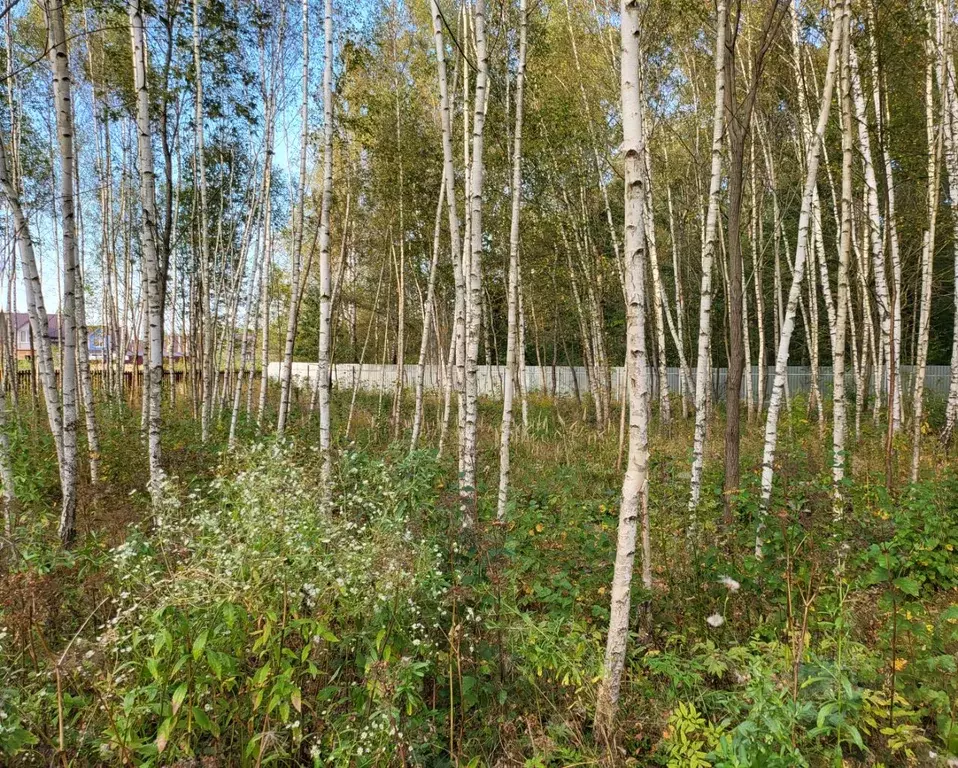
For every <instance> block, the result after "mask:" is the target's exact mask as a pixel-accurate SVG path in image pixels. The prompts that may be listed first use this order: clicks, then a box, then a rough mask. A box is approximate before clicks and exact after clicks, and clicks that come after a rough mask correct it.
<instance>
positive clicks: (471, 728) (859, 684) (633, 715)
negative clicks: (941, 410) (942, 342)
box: [0, 393, 958, 767]
mask: <svg viewBox="0 0 958 768" xmlns="http://www.w3.org/2000/svg"><path fill="white" fill-rule="evenodd" d="M303 398H304V399H302V400H301V401H300V402H299V403H298V404H297V406H296V408H295V409H294V413H293V415H292V419H291V424H292V427H291V431H290V439H289V441H288V442H287V443H286V444H284V445H282V446H280V445H276V444H275V441H274V440H273V438H272V437H270V436H269V435H264V436H260V435H258V433H257V429H256V426H255V423H253V421H252V420H244V421H243V423H242V424H241V444H242V447H241V449H240V450H238V451H237V452H236V453H234V454H233V455H227V454H226V453H225V438H226V431H227V429H228V424H227V420H226V419H225V418H224V419H223V420H222V421H221V422H220V423H219V424H218V426H217V428H216V430H214V437H213V439H212V440H211V442H210V444H208V445H206V446H203V445H201V444H200V443H199V440H198V429H197V426H196V422H195V421H194V420H193V419H192V416H191V414H190V413H189V403H188V401H187V400H186V397H185V396H181V397H180V398H179V399H178V404H177V407H176V408H168V410H167V412H166V413H165V419H164V429H165V431H164V451H165V459H164V461H165V466H166V469H167V472H168V475H169V478H170V479H169V483H168V486H167V487H166V488H165V490H164V497H163V498H164V504H163V507H162V509H161V510H158V511H157V512H156V514H153V512H152V511H151V510H150V508H149V504H148V499H147V496H146V494H145V489H144V487H143V484H144V482H145V477H146V461H145V450H144V449H143V447H142V445H141V443H140V438H139V412H138V410H137V408H136V407H135V404H134V406H133V407H132V408H130V407H129V406H127V405H119V406H117V405H106V404H104V405H102V406H101V409H100V413H99V414H98V415H99V417H100V420H99V421H100V425H101V429H102V431H103V435H102V442H103V473H104V481H103V483H102V484H101V485H100V486H98V487H97V488H90V487H89V486H87V485H85V486H84V487H83V488H82V492H81V504H80V507H81V508H80V512H79V524H80V528H81V535H80V537H79V538H78V541H77V544H76V545H75V547H74V548H73V549H72V550H70V551H68V552H64V551H62V550H60V548H59V547H58V546H57V544H56V518H57V508H56V506H57V490H56V472H55V464H54V458H53V454H52V443H51V441H50V439H49V438H48V437H47V436H46V435H45V433H44V427H43V419H42V418H41V416H40V415H38V414H34V413H31V412H29V411H24V412H23V413H22V414H21V423H20V424H19V425H17V427H16V429H15V434H14V436H13V439H14V446H15V451H14V455H15V457H16V476H17V491H18V495H19V496H20V498H21V500H22V501H21V505H20V508H19V509H18V511H17V524H16V526H15V540H16V544H17V553H16V555H15V556H13V555H11V556H10V557H9V559H8V561H7V564H6V571H5V573H4V574H3V575H2V577H0V623H2V626H3V627H4V629H3V630H2V635H0V711H2V712H3V713H4V714H5V715H6V717H3V718H0V755H2V758H0V762H2V763H3V764H5V765H6V764H9V765H34V764H50V763H58V762H60V763H63V764H67V765H101V764H102V765H122V764H131V765H187V764H191V763H188V762H186V761H189V760H194V759H195V760H205V761H206V762H203V763H197V764H203V765H265V764H277V765H302V764H306V765H310V764H314V763H315V764H316V765H343V766H346V765H362V766H367V765H368V766H380V765H397V766H398V765H423V766H444V765H461V766H470V765H471V766H478V765H489V766H493V765H507V766H511V765H529V766H566V765H568V766H572V765H636V766H653V765H671V766H693V767H694V766H798V765H809V766H831V765H861V766H866V765H873V766H877V765H880V764H881V765H886V766H895V765H912V764H916V765H944V764H945V761H946V760H947V759H948V757H949V756H950V755H954V754H955V753H958V726H956V725H955V723H956V721H958V712H956V709H955V708H956V703H955V702H956V701H958V669H956V658H958V657H956V653H958V606H956V605H954V603H956V602H958V594H956V586H958V570H956V568H958V566H956V563H958V557H955V556H954V551H955V549H956V548H958V515H956V514H955V511H956V506H958V480H956V478H955V476H954V474H953V472H952V461H951V459H950V458H949V457H947V456H946V455H945V454H944V453H943V451H942V450H941V449H940V448H938V447H937V446H935V445H933V442H934V441H933V438H931V437H929V438H928V439H927V441H926V445H925V447H924V452H925V454H926V464H925V466H923V473H922V476H923V478H925V479H924V480H923V482H922V483H921V484H919V485H917V486H915V487H906V486H905V485H904V484H903V482H902V479H901V478H898V479H897V482H896V484H895V487H896V488H897V489H898V490H897V493H896V494H895V495H894V496H891V495H889V494H888V493H887V492H886V490H885V478H884V476H883V472H884V466H885V462H884V451H883V442H882V434H883V433H882V431H881V429H880V428H876V427H874V426H873V425H872V423H871V421H870V419H868V420H866V422H867V423H865V424H864V425H863V426H864V433H863V434H862V436H861V438H860V439H859V440H857V441H855V440H850V465H851V468H852V471H851V475H852V476H851V478H850V479H849V481H848V483H847V486H846V488H845V489H844V491H845V495H846V498H847V505H846V509H845V513H844V514H843V515H842V516H840V517H839V518H836V516H835V515H834V513H833V510H832V503H831V497H830V489H831V485H830V470H829V466H830V465H829V462H830V452H829V446H830V425H824V427H825V428H824V437H823V436H822V431H821V429H820V426H819V424H818V423H817V422H816V421H815V419H814V417H812V418H809V417H808V415H807V414H808V411H807V407H806V406H805V404H804V403H802V402H800V401H796V402H795V403H793V407H792V410H791V413H790V414H783V419H782V422H783V423H782V426H781V430H780V435H781V445H780V450H779V456H778V466H777V468H776V488H775V494H774V500H773V505H772V509H771V514H770V518H769V525H768V539H769V541H768V544H767V547H766V554H765V557H764V558H763V559H762V560H756V559H755V557H754V556H753V554H752V549H753V546H752V544H753V542H754V531H755V519H754V516H755V514H756V512H757V498H758V479H759V478H758V471H759V465H760V458H761V448H762V444H761V432H762V424H760V423H758V422H756V423H751V424H747V425H745V430H744V436H743V446H742V466H743V484H744V489H743V491H742V493H741V496H740V498H739V499H738V500H737V504H736V506H737V509H738V515H737V517H736V519H735V520H734V523H733V525H732V526H731V527H729V528H725V527H724V526H723V525H722V522H721V517H722V515H721V482H722V478H721V475H720V471H721V457H720V450H721V442H722V441H721V436H722V428H723V424H722V422H721V415H720V414H719V416H718V417H717V418H716V420H715V421H714V422H713V423H712V424H710V442H709V454H708V456H707V463H706V476H705V482H704V491H703V501H702V503H701V505H700V508H699V509H698V510H697V512H696V514H695V515H694V517H690V515H689V512H688V510H687V493H688V466H689V460H690V445H691V434H690V431H691V425H690V424H689V423H686V422H682V421H681V420H680V419H679V420H677V421H676V423H674V424H673V425H671V427H669V428H668V429H666V428H664V427H663V426H662V425H659V424H657V423H655V424H653V429H652V463H651V478H650V500H649V510H650V515H651V521H652V552H653V562H652V569H653V574H654V587H653V590H652V591H651V593H648V594H645V593H643V591H642V590H641V588H640V585H639V584H638V580H637V582H636V585H634V588H633V598H632V603H633V606H634V607H636V619H635V623H634V627H635V634H634V636H633V639H632V642H631V644H630V649H629V656H628V659H627V671H626V677H625V680H624V683H623V689H622V701H621V704H620V717H619V726H620V728H619V731H618V734H617V737H616V740H615V743H614V744H612V745H599V744H597V743H596V741H595V739H594V737H593V733H592V730H591V721H592V715H593V711H594V697H595V690H596V685H597V681H598V677H599V675H600V672H601V663H602V656H603V653H604V643H605V636H604V631H605V627H606V624H607V621H608V611H609V591H608V590H609V584H610V580H611V565H612V559H613V557H614V547H615V533H616V525H617V512H618V509H617V505H618V495H619V489H620V485H621V473H620V472H619V471H617V470H616V458H617V453H618V435H617V434H616V433H615V429H612V430H611V431H610V432H608V433H605V434H600V433H598V432H596V430H595V429H594V427H593V426H592V425H591V424H590V423H589V422H588V420H587V419H586V420H583V417H582V413H581V410H580V408H579V406H578V405H577V404H576V403H575V402H574V401H562V402H559V403H553V402H550V401H547V400H540V399H535V398H533V399H532V400H531V401H530V409H529V414H530V419H529V425H528V426H529V428H528V431H527V432H526V433H523V431H522V429H521V426H522V425H521V419H520V420H519V424H518V431H517V433H516V440H515V443H514V450H513V460H512V467H513V475H512V480H513V488H512V493H511V495H510V502H509V511H508V516H507V523H506V524H505V525H503V526H498V525H494V524H492V520H493V519H494V517H495V488H496V484H497V479H498V440H497V439H496V435H497V433H496V427H497V425H498V421H499V405H498V404H497V403H494V402H483V403H482V404H481V409H480V418H481V429H480V446H481V457H480V462H479V478H478V486H479V494H480V519H481V524H480V526H479V527H478V529H477V530H476V531H475V532H472V533H466V532H463V531H462V530H461V526H460V525H459V519H460V513H459V508H458V496H457V492H456V482H457V478H456V470H455V456H454V455H450V450H448V449H447V451H446V454H445V456H444V457H443V458H442V459H439V460H437V458H436V457H435V450H434V446H435V443H436V439H437V436H438V428H437V415H438V403H436V402H435V401H434V400H429V401H428V402H427V411H426V429H425V433H424V435H423V438H422V441H421V445H422V446H423V449H422V450H420V451H418V452H416V453H415V454H412V455H410V454H409V452H408V447H407V446H406V444H405V443H400V444H391V435H392V429H391V427H390V425H389V423H388V422H389V414H390V410H391V403H390V402H389V398H388V397H386V398H385V399H382V400H381V399H380V398H379V397H378V396H376V395H370V394H364V395H362V396H360V398H358V403H357V414H356V416H355V417H354V429H353V430H352V434H351V435H349V436H348V438H347V436H345V435H343V434H341V433H337V435H336V438H335V441H336V446H337V460H336V465H335V472H334V481H333V483H334V488H333V492H332V494H331V495H330V497H329V498H328V499H326V500H323V499H321V497H320V494H319V487H320V484H319V467H320V460H319V456H318V453H317V451H316V448H315V446H316V445H317V443H318V430H317V425H316V423H315V420H314V419H313V418H311V417H310V415H309V414H308V413H306V412H305V411H304V406H305V404H306V403H308V394H306V395H304V396H303ZM348 409H349V397H348V394H346V393H337V395H336V397H335V398H334V402H333V423H334V425H338V427H339V428H340V429H341V428H342V425H343V423H344V421H345V418H346V413H347V412H348ZM411 410H412V404H411V402H406V403H405V404H404V413H405V416H406V418H407V421H408V420H410V417H411ZM933 413H935V411H934V410H933ZM933 418H934V416H933ZM616 423H617V422H616ZM407 434H408V431H407ZM447 444H448V445H449V446H450V447H451V449H452V451H454V448H455V433H454V432H452V433H451V434H450V436H449V438H448V440H447ZM898 447H899V454H900V455H902V456H906V457H907V456H910V451H909V450H908V446H907V445H905V444H904V443H903V444H902V445H901V446H898ZM898 462H899V463H902V464H904V463H907V462H906V461H905V460H903V459H899V460H898ZM897 470H898V471H901V472H906V471H907V466H899V467H897ZM637 567H638V563H637ZM637 572H638V571H637ZM723 578H724V582H723ZM710 617H713V618H712V624H717V623H719V622H718V620H717V619H715V618H714V617H721V623H720V625H719V626H713V625H712V624H710V623H709V619H710ZM61 726H62V733H63V736H62V740H61V735H60V734H61ZM400 734H401V735H400ZM61 748H62V751H61ZM930 754H934V755H936V757H930V756H929V755H930ZM843 761H844V762H843Z"/></svg>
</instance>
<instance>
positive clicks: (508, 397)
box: [496, 0, 527, 521]
mask: <svg viewBox="0 0 958 768" xmlns="http://www.w3.org/2000/svg"><path fill="white" fill-rule="evenodd" d="M526 17H527V9H526V0H519V60H518V68H517V70H516V127H515V131H514V133H513V138H512V140H513V145H512V218H511V223H510V226H509V278H508V279H509V282H508V286H507V294H508V297H507V299H506V301H507V304H508V309H507V323H508V339H507V342H506V377H505V381H504V382H503V388H502V428H501V432H500V439H499V497H498V501H497V506H496V519H497V520H500V521H502V520H504V519H505V516H506V502H507V500H508V497H509V458H510V456H509V440H510V438H511V434H512V400H513V393H514V390H515V379H516V373H517V371H516V355H517V354H524V353H525V352H524V350H521V349H520V350H518V351H517V349H516V347H517V344H518V335H519V334H518V328H517V327H516V325H517V321H518V319H517V314H518V308H519V307H518V305H519V211H520V207H521V205H522V111H523V95H524V89H525V78H526Z"/></svg>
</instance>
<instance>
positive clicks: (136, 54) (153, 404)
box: [128, 0, 163, 505]
mask: <svg viewBox="0 0 958 768" xmlns="http://www.w3.org/2000/svg"><path fill="white" fill-rule="evenodd" d="M128 13H129V17H130V35H131V40H132V46H133V85H134V91H135V93H136V134H137V163H138V167H139V176H140V206H141V208H142V216H141V218H142V233H141V235H140V240H141V247H142V249H143V264H144V269H145V271H146V286H147V296H146V304H147V314H148V316H147V325H148V328H149V332H148V333H149V335H148V340H149V343H148V346H147V349H148V354H147V355H145V356H144V359H145V361H148V365H149V378H150V388H149V390H148V392H149V404H148V418H147V421H148V433H149V434H148V456H149V464H150V494H151V496H152V498H153V503H154V505H156V504H158V502H159V501H160V493H161V490H162V489H161V484H162V479H163V470H162V467H161V465H160V461H161V442H160V437H161V417H160V397H161V388H162V385H163V297H162V288H161V282H162V275H161V274H160V260H159V255H158V253H157V246H156V232H157V227H156V222H157V217H156V181H155V178H156V177H155V172H154V169H153V144H152V138H151V136H152V134H151V130H150V92H149V88H148V84H147V69H148V67H147V55H148V54H147V47H146V39H145V38H146V33H145V29H144V22H143V13H142V10H141V6H140V0H131V2H130V4H129V6H128Z"/></svg>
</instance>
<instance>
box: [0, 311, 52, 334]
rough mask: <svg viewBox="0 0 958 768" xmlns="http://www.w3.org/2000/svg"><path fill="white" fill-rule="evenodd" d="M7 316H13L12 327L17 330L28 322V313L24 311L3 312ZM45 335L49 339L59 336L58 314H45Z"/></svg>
mask: <svg viewBox="0 0 958 768" xmlns="http://www.w3.org/2000/svg"><path fill="white" fill-rule="evenodd" d="M5 314H6V316H7V317H11V318H13V328H14V330H15V331H19V330H20V329H21V328H23V327H24V326H25V325H29V323H30V315H29V314H27V313H26V312H16V313H5ZM47 335H48V336H49V337H50V338H51V339H58V338H60V318H59V316H58V315H52V314H49V313H48V314H47Z"/></svg>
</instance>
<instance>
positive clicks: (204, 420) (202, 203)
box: [193, 0, 222, 443]
mask: <svg viewBox="0 0 958 768" xmlns="http://www.w3.org/2000/svg"><path fill="white" fill-rule="evenodd" d="M201 44H202V43H201V40H200V0H193V71H194V80H195V85H194V87H195V95H194V98H195V104H194V106H195V115H194V124H195V125H194V128H195V131H196V136H195V138H196V169H197V176H198V183H199V189H198V192H199V221H198V222H197V225H198V226H199V237H198V238H197V239H198V245H199V255H200V264H199V290H200V295H199V309H200V335H201V338H202V345H203V346H202V350H203V351H202V361H201V365H200V382H201V385H202V395H201V403H200V437H201V440H202V441H203V442H204V443H205V442H206V441H207V440H209V437H210V410H211V409H212V404H213V381H212V378H213V375H214V365H213V328H212V322H211V320H210V296H211V291H210V279H211V277H212V275H211V274H210V268H211V265H210V245H209V224H208V222H207V211H208V208H207V200H206V147H205V143H204V133H205V130H204V120H205V118H204V113H203V59H202V56H201V55H200V46H201ZM221 220H222V219H221Z"/></svg>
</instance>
